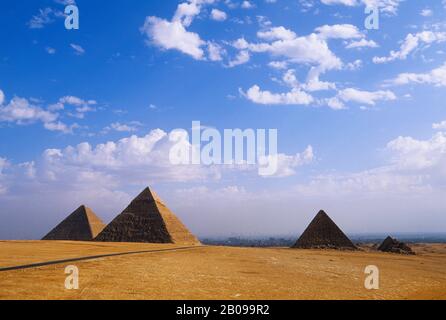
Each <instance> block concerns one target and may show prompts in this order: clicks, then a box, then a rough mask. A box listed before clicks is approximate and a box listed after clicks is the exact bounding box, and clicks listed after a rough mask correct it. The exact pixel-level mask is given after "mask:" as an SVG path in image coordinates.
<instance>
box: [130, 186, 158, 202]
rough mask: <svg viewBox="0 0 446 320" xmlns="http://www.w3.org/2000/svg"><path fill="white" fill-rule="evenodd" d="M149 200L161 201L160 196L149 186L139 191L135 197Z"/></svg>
mask: <svg viewBox="0 0 446 320" xmlns="http://www.w3.org/2000/svg"><path fill="white" fill-rule="evenodd" d="M147 199H148V200H150V201H158V202H161V203H163V201H162V200H161V198H160V197H159V196H158V195H157V194H156V192H155V191H153V190H152V189H150V187H146V188H145V189H144V190H143V191H141V193H140V194H139V195H138V196H137V197H136V198H135V200H147Z"/></svg>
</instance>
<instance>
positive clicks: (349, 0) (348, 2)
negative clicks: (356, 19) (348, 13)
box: [321, 0, 358, 7]
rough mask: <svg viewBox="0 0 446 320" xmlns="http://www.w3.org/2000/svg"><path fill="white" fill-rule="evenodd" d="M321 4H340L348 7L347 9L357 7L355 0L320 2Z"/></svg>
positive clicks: (325, 0) (324, 0)
mask: <svg viewBox="0 0 446 320" xmlns="http://www.w3.org/2000/svg"><path fill="white" fill-rule="evenodd" d="M321 2H322V3H323V4H326V5H338V4H342V5H345V6H349V7H353V6H356V5H358V1H357V0H321Z"/></svg>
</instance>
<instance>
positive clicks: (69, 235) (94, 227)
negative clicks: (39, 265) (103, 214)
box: [42, 205, 105, 241]
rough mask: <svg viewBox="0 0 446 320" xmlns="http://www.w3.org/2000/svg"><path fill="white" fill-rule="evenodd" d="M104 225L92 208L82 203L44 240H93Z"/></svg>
mask: <svg viewBox="0 0 446 320" xmlns="http://www.w3.org/2000/svg"><path fill="white" fill-rule="evenodd" d="M104 227H105V224H104V223H103V222H102V221H101V219H99V218H98V216H96V214H95V213H94V212H93V211H92V210H91V209H90V208H87V207H86V206H84V205H82V206H80V207H79V208H77V209H76V210H75V211H74V212H73V213H72V214H70V215H69V216H68V217H67V218H66V219H65V220H63V221H62V222H61V223H60V224H59V225H57V226H56V227H55V228H54V229H53V230H51V231H50V232H49V233H48V234H47V235H46V236H45V237H43V239H42V240H68V241H91V240H93V239H94V238H95V237H96V236H97V235H98V234H99V233H100V232H101V231H102V230H103V229H104Z"/></svg>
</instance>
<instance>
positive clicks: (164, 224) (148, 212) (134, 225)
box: [95, 188, 200, 245]
mask: <svg viewBox="0 0 446 320" xmlns="http://www.w3.org/2000/svg"><path fill="white" fill-rule="evenodd" d="M95 241H104V242H144V243H175V244H188V245H196V244H200V242H199V241H198V239H197V238H196V237H195V236H194V235H193V234H192V233H190V231H189V230H188V229H187V228H186V227H185V226H184V225H183V224H182V223H181V221H180V220H179V219H178V218H177V217H176V216H175V215H174V214H173V213H172V212H171V211H170V210H169V208H167V206H166V205H165V204H164V202H163V201H162V200H161V199H160V198H159V197H158V196H157V195H156V193H154V192H153V191H151V190H150V189H149V188H146V189H145V190H144V191H143V192H141V194H139V195H138V196H137V197H136V198H135V199H134V200H133V201H132V202H131V203H130V205H129V206H128V207H127V208H126V209H125V210H124V211H123V212H122V213H121V214H120V215H119V216H117V217H116V218H115V219H114V220H113V221H112V222H111V223H110V224H109V225H108V226H107V227H105V229H104V230H103V231H102V232H101V233H100V234H99V235H98V236H97V237H96V239H95Z"/></svg>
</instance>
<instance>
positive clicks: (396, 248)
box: [378, 237, 415, 255]
mask: <svg viewBox="0 0 446 320" xmlns="http://www.w3.org/2000/svg"><path fill="white" fill-rule="evenodd" d="M378 250H379V251H382V252H390V253H399V254H409V255H413V254H415V253H414V252H413V251H412V249H411V248H410V247H409V246H408V245H407V244H405V243H402V242H399V241H398V240H396V239H393V238H392V237H387V238H386V240H384V241H383V243H382V244H381V245H380V246H379V247H378Z"/></svg>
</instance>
